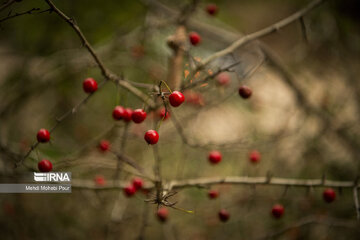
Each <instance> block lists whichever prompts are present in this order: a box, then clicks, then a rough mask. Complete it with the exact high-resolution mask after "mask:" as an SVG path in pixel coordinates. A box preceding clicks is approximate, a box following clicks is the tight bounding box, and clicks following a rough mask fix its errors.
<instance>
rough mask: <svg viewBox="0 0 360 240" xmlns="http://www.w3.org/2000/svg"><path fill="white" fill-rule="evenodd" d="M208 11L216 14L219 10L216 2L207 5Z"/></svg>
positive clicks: (212, 14)
mask: <svg viewBox="0 0 360 240" xmlns="http://www.w3.org/2000/svg"><path fill="white" fill-rule="evenodd" d="M206 11H207V13H208V14H210V15H211V16H214V15H215V14H216V13H217V12H218V7H217V6H216V4H213V3H211V4H209V5H207V6H206Z"/></svg>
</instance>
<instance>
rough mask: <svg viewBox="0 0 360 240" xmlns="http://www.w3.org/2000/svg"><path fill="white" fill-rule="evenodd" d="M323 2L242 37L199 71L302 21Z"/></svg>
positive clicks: (205, 60)
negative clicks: (258, 40)
mask: <svg viewBox="0 0 360 240" xmlns="http://www.w3.org/2000/svg"><path fill="white" fill-rule="evenodd" d="M322 2H324V0H315V1H312V2H311V3H309V4H308V5H307V6H306V7H304V8H303V9H301V10H299V11H297V12H296V13H294V14H292V15H291V16H289V17H287V18H285V19H283V20H281V21H279V22H277V23H275V24H272V25H270V26H268V27H266V28H263V29H261V30H259V31H257V32H254V33H251V34H248V35H245V36H243V37H241V38H240V39H238V40H237V41H235V42H234V43H232V44H231V45H230V46H228V47H227V48H225V49H223V50H220V51H218V52H216V53H214V54H213V55H211V56H209V57H207V58H206V59H204V60H203V61H202V62H201V63H200V65H199V66H198V67H197V69H198V70H200V69H202V68H204V67H205V66H206V65H207V64H209V63H210V62H212V61H214V60H215V59H217V58H220V57H223V56H225V55H227V54H229V53H232V52H234V51H235V50H236V49H237V48H239V47H241V46H242V45H244V44H245V43H248V42H250V41H253V40H255V39H258V38H261V37H264V36H266V35H268V34H271V33H273V32H277V31H279V30H280V29H281V28H283V27H285V26H287V25H289V24H291V23H292V22H294V21H296V20H299V19H301V18H302V17H303V16H304V15H306V14H307V13H308V12H310V11H311V10H312V9H314V8H315V7H317V6H319V5H320V4H321V3H322Z"/></svg>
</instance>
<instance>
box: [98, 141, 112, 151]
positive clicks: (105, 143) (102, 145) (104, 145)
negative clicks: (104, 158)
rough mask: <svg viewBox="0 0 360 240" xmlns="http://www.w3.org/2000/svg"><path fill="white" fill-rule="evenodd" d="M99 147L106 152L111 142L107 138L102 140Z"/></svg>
mask: <svg viewBox="0 0 360 240" xmlns="http://www.w3.org/2000/svg"><path fill="white" fill-rule="evenodd" d="M99 149H100V150H101V151H102V152H106V151H108V150H109V149H110V142H109V141H107V140H101V142H100V144H99Z"/></svg>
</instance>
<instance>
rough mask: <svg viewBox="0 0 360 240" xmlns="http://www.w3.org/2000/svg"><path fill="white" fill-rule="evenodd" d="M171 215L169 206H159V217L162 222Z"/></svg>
mask: <svg viewBox="0 0 360 240" xmlns="http://www.w3.org/2000/svg"><path fill="white" fill-rule="evenodd" d="M168 216H169V210H167V208H164V207H162V208H159V209H158V211H157V217H158V219H159V220H160V221H161V222H165V221H166V220H167V218H168Z"/></svg>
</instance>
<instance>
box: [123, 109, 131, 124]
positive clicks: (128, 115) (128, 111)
mask: <svg viewBox="0 0 360 240" xmlns="http://www.w3.org/2000/svg"><path fill="white" fill-rule="evenodd" d="M132 113H133V110H132V109H131V108H125V110H124V114H123V119H124V121H125V122H130V121H131V115H132Z"/></svg>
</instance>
